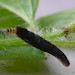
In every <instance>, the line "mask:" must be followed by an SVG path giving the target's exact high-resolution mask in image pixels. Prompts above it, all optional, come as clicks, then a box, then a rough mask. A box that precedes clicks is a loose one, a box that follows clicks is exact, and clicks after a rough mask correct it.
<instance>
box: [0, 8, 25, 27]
mask: <svg viewBox="0 0 75 75" xmlns="http://www.w3.org/2000/svg"><path fill="white" fill-rule="evenodd" d="M24 23H25V21H24V20H22V19H21V18H19V17H18V16H17V15H15V14H13V13H11V12H10V11H8V10H6V9H4V8H3V7H0V27H1V28H10V27H12V26H15V25H23V24H24Z"/></svg>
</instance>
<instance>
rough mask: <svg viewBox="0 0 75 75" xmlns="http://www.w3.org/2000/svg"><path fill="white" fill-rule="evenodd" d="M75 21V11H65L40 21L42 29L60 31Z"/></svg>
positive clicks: (42, 18)
mask: <svg viewBox="0 0 75 75" xmlns="http://www.w3.org/2000/svg"><path fill="white" fill-rule="evenodd" d="M74 20H75V9H69V10H65V11H62V12H59V13H55V14H51V15H47V16H44V17H41V18H39V19H38V22H39V25H40V26H41V28H46V27H47V28H49V27H53V28H57V29H60V28H62V27H64V26H65V25H68V24H69V23H70V22H72V21H74Z"/></svg>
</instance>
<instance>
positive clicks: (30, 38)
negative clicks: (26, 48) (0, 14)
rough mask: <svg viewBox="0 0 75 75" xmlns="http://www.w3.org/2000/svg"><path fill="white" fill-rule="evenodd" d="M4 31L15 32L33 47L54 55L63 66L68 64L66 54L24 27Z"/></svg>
mask: <svg viewBox="0 0 75 75" xmlns="http://www.w3.org/2000/svg"><path fill="white" fill-rule="evenodd" d="M5 32H6V33H15V34H16V35H17V36H18V37H19V38H21V39H22V40H24V41H25V42H27V43H28V44H30V45H32V46H33V47H35V48H37V49H39V50H41V51H44V52H47V53H49V54H51V55H53V56H55V57H56V58H57V59H59V60H60V61H61V63H62V64H63V65H64V66H66V67H67V66H69V65H70V62H69V60H68V59H67V57H66V55H65V54H64V53H63V52H62V51H61V50H60V49H59V48H58V47H56V46H55V45H54V44H52V43H50V42H49V41H47V40H45V39H44V38H42V37H40V36H39V35H37V34H34V33H33V32H30V31H28V30H27V29H26V28H22V27H20V26H15V27H14V28H11V29H6V30H5Z"/></svg>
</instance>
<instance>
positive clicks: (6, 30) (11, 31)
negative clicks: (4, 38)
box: [4, 26, 17, 34]
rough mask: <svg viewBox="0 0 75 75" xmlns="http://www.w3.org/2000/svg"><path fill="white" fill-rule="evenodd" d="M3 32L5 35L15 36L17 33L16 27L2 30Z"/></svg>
mask: <svg viewBox="0 0 75 75" xmlns="http://www.w3.org/2000/svg"><path fill="white" fill-rule="evenodd" d="M4 32H5V33H7V34H15V33H16V32H17V30H16V26H15V27H13V28H9V29H4Z"/></svg>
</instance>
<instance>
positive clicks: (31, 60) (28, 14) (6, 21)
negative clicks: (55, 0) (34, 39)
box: [0, 0, 75, 72]
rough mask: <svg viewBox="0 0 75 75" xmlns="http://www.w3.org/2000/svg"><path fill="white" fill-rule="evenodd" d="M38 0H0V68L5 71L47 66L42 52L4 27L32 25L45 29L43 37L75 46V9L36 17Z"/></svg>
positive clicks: (42, 32)
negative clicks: (6, 30) (67, 32)
mask: <svg viewBox="0 0 75 75" xmlns="http://www.w3.org/2000/svg"><path fill="white" fill-rule="evenodd" d="M38 2H39V0H6V1H5V0H0V68H1V69H2V70H5V71H6V70H7V71H10V70H11V71H17V72H21V71H23V72H33V71H35V70H36V71H41V70H42V69H43V68H42V67H43V66H45V65H44V64H43V63H41V62H42V60H43V59H45V58H46V57H45V54H44V53H43V52H42V51H40V50H38V49H35V48H33V47H31V46H30V45H28V44H27V43H25V42H23V41H22V40H21V39H19V38H17V37H16V36H15V35H8V34H5V33H3V32H2V30H3V28H10V27H13V26H15V25H20V26H22V27H28V28H30V29H31V30H32V31H34V32H36V33H38V34H39V32H41V36H42V37H44V38H45V39H47V40H49V41H51V42H52V43H54V44H55V45H56V46H59V47H62V48H64V47H66V48H75V46H74V44H75V41H74V40H75V39H74V37H75V36H74V35H75V34H74V32H75V30H74V29H75V23H73V21H74V19H75V9H69V10H66V11H62V12H59V13H56V14H52V15H47V16H44V17H41V18H39V19H38V20H35V19H34V18H35V13H36V10H37V7H38ZM71 22H72V23H71ZM37 24H38V25H37ZM66 27H68V31H70V33H69V34H68V35H67V38H65V35H66V33H65V28H66ZM38 28H40V29H38ZM37 29H38V30H39V32H38V31H37ZM72 33H73V34H72ZM73 36H74V37H73ZM1 62H2V63H1ZM1 65H2V66H1ZM38 66H39V67H40V69H39V68H38ZM30 67H31V68H30ZM29 68H30V71H29Z"/></svg>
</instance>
